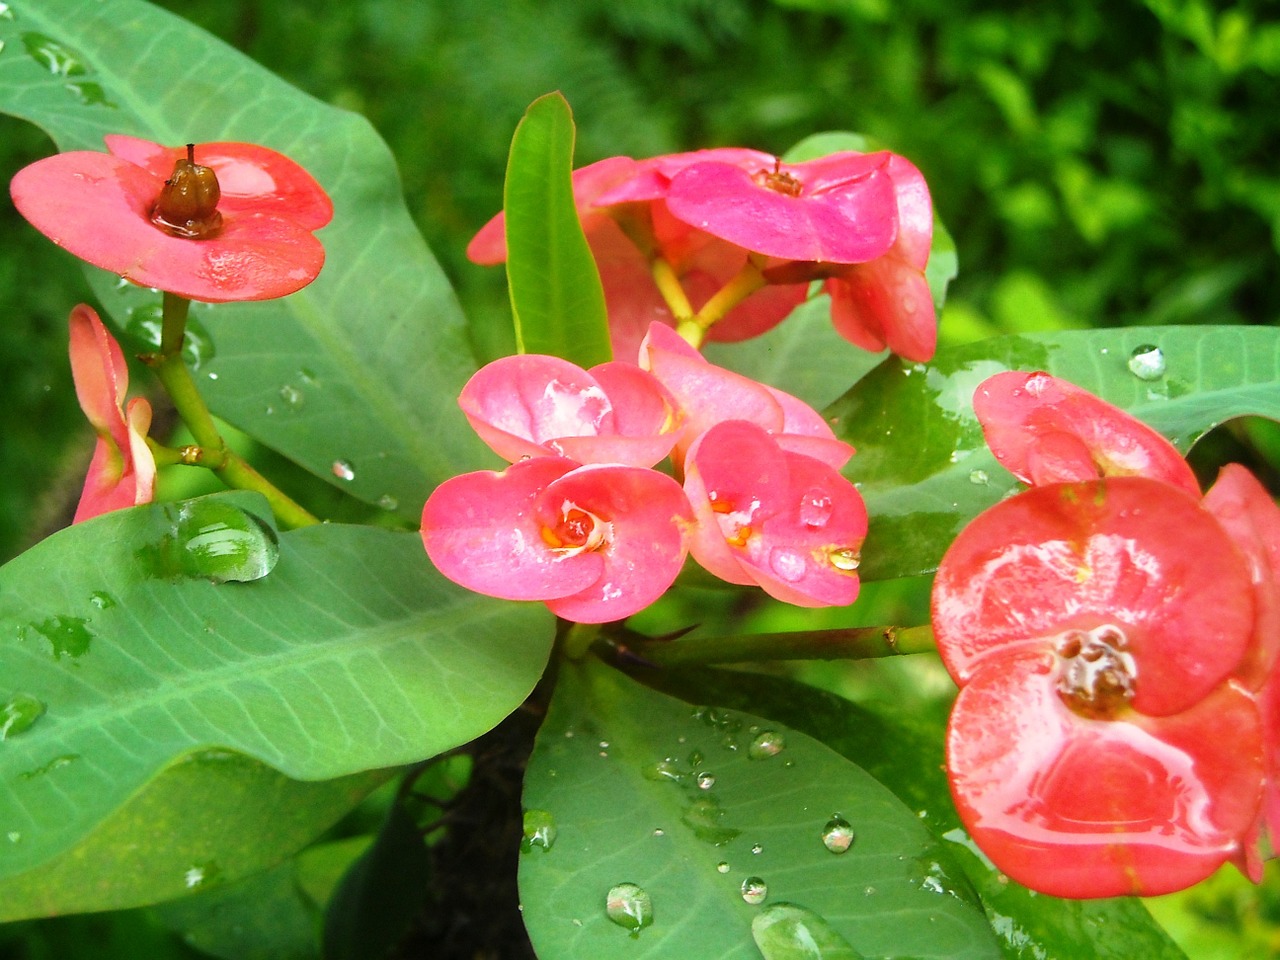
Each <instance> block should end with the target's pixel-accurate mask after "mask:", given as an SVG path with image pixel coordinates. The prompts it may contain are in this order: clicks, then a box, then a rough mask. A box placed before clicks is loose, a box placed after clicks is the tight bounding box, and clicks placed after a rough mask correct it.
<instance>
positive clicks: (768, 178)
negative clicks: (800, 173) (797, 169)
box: [755, 160, 804, 197]
mask: <svg viewBox="0 0 1280 960" xmlns="http://www.w3.org/2000/svg"><path fill="white" fill-rule="evenodd" d="M755 181H756V183H758V184H760V186H762V187H765V188H767V189H769V190H772V191H773V192H774V193H781V194H783V195H785V196H788V197H798V196H800V192H801V191H802V190H803V189H804V184H802V183H801V182H800V181H799V180H797V179H796V178H795V177H793V176H792V175H791V174H789V173H787V172H786V171H785V170H783V169H782V161H781V160H775V161H773V169H772V170H761V171H759V172H758V173H757V174H756V175H755Z"/></svg>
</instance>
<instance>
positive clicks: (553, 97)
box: [503, 93, 612, 367]
mask: <svg viewBox="0 0 1280 960" xmlns="http://www.w3.org/2000/svg"><path fill="white" fill-rule="evenodd" d="M573 139H574V127H573V114H572V113H571V112H570V110H569V104H568V103H567V102H565V99H564V97H563V96H561V95H560V94H559V93H549V94H547V95H546V96H543V97H539V98H538V99H537V100H535V101H534V102H533V103H532V104H531V105H530V107H529V109H528V110H527V111H526V112H525V115H524V118H523V119H522V120H521V121H520V124H519V125H518V126H517V127H516V132H515V136H514V137H513V138H512V140H511V156H510V158H509V159H508V161H507V180H506V186H505V188H504V191H503V213H504V214H505V216H506V228H507V282H508V285H509V286H510V288H511V309H512V312H513V313H514V314H515V324H516V344H517V345H518V346H519V349H520V352H521V353H545V354H552V355H554V356H558V357H563V358H564V359H566V360H570V361H572V362H574V363H576V364H578V365H579V366H581V367H590V366H594V365H595V364H597V363H604V362H605V361H606V360H609V359H611V358H612V351H611V349H610V347H609V325H608V318H607V317H606V315H605V306H604V288H603V287H602V286H601V284H600V273H599V271H598V270H597V269H596V263H595V260H594V259H593V258H592V256H591V250H590V249H589V248H588V247H587V238H586V236H585V235H584V234H583V232H582V223H581V222H580V221H579V219H578V211H577V207H576V206H575V205H574V201H573V181H572V171H573Z"/></svg>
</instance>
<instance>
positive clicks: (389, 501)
mask: <svg viewBox="0 0 1280 960" xmlns="http://www.w3.org/2000/svg"><path fill="white" fill-rule="evenodd" d="M378 506H379V507H381V508H382V509H383V510H398V509H400V501H399V500H397V499H396V498H395V497H393V496H392V495H391V494H389V493H384V494H383V495H382V496H380V497H379V498H378Z"/></svg>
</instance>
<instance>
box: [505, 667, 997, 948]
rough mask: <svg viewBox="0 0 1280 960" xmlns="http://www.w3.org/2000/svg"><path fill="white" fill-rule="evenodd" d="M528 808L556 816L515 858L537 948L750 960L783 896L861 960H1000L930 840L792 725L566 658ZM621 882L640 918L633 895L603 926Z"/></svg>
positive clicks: (869, 782) (857, 773)
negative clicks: (696, 703) (764, 917)
mask: <svg viewBox="0 0 1280 960" xmlns="http://www.w3.org/2000/svg"><path fill="white" fill-rule="evenodd" d="M766 735H767V736H766ZM766 744H769V746H768V747H766ZM524 804H525V807H526V810H527V811H530V812H533V811H543V812H544V813H540V814H537V815H536V816H535V817H534V818H533V820H534V822H535V823H541V824H543V825H544V826H545V823H546V822H547V821H548V820H549V822H550V823H551V824H552V825H553V826H554V832H552V833H547V832H545V830H544V833H543V836H544V838H546V839H545V840H544V842H543V843H542V844H541V845H538V844H536V843H533V844H530V845H529V849H528V851H527V852H526V853H524V854H523V855H522V857H521V861H520V896H521V902H522V903H523V905H524V919H525V924H526V926H527V927H528V929H529V934H530V938H531V939H532V941H533V944H534V947H535V949H536V950H537V951H538V954H539V955H540V956H545V957H556V958H558V960H570V958H575V957H581V958H591V960H607V958H610V957H624V956H625V957H652V958H657V957H671V958H685V957H688V956H691V955H704V954H705V955H714V956H716V957H718V958H721V960H730V958H740V960H749V958H757V957H758V954H757V953H756V947H755V944H754V942H753V939H752V932H751V928H752V921H753V919H754V918H755V917H757V916H758V915H759V914H760V911H761V909H762V906H764V905H768V904H775V903H779V902H786V903H793V904H797V905H799V906H802V907H804V908H806V909H807V910H809V911H813V912H814V913H816V914H817V915H818V916H819V917H821V918H822V919H824V920H825V921H826V923H827V924H829V926H830V928H831V930H832V931H833V932H834V933H835V934H836V935H837V936H838V937H841V938H843V939H844V940H845V941H846V942H847V943H848V944H849V946H851V947H852V948H853V949H855V950H857V951H859V952H860V953H863V954H866V955H868V956H877V957H878V956H885V955H890V956H911V957H921V958H923V957H934V958H944V957H945V958H948V960H964V958H977V957H998V956H999V955H1000V953H999V949H998V947H997V946H996V942H995V938H994V936H993V935H992V933H991V931H990V930H989V928H988V926H987V922H986V918H985V916H984V915H983V913H982V911H981V909H980V908H979V906H978V905H977V903H976V902H975V901H974V899H973V897H972V894H971V893H970V892H969V890H968V888H967V884H965V883H964V881H963V880H961V881H959V883H957V882H956V881H954V880H953V879H952V875H951V874H949V873H948V870H947V864H948V860H947V857H946V854H945V852H944V851H942V850H941V847H940V844H938V843H937V842H936V841H934V840H932V839H931V838H930V836H929V834H928V831H927V830H926V829H925V828H924V826H923V825H922V824H921V822H920V821H919V819H917V817H916V816H915V814H914V813H913V812H912V811H911V810H909V809H908V808H907V807H905V806H903V805H902V803H901V802H900V801H898V800H897V799H895V798H894V797H893V796H892V795H891V794H890V793H889V792H888V791H887V790H886V789H885V788H883V787H882V786H880V785H879V784H878V783H876V782H875V781H874V780H873V779H872V778H871V777H870V776H868V775H867V774H866V773H865V772H863V770H861V769H860V768H859V767H858V766H856V765H855V764H853V763H850V762H849V761H848V760H846V759H844V758H842V757H840V756H838V755H837V754H835V753H833V752H832V751H830V750H829V749H828V748H826V747H824V746H822V745H821V744H819V743H817V742H816V741H814V740H813V739H811V738H810V737H809V736H807V735H805V734H804V733H800V732H798V731H795V730H793V729H790V728H788V727H785V726H782V725H778V724H772V723H766V722H765V721H761V720H759V719H758V718H756V717H753V716H752V715H750V714H745V713H736V712H731V711H706V710H702V711H695V710H694V709H693V708H691V707H690V706H689V705H688V704H685V703H683V702H681V701H679V700H675V699H672V698H670V697H667V696H665V695H663V694H660V693H657V692H655V691H652V690H649V689H648V688H646V687H643V686H641V685H639V684H638V683H636V682H635V681H633V680H631V679H629V678H628V677H626V676H625V675H623V674H620V673H618V672H616V671H613V670H611V669H609V668H608V667H605V666H603V665H602V664H600V663H598V662H596V661H588V662H585V663H580V664H567V665H565V666H564V667H563V668H562V670H561V673H560V676H559V679H558V683H557V687H556V691H555V694H554V696H553V700H552V704H551V708H550V711H549V713H548V715H547V719H546V721H545V723H544V725H543V727H542V730H541V731H540V732H539V734H538V739H537V743H536V745H535V748H534V754H533V757H532V759H531V760H530V763H529V769H528V773H527V775H526V779H525V793H524ZM837 817H842V818H843V819H844V820H846V821H847V823H848V825H849V826H850V827H851V829H852V830H853V831H854V833H855V837H854V839H853V842H852V844H851V846H849V847H848V848H847V849H846V851H845V852H843V853H833V852H832V851H831V850H829V849H828V847H827V846H826V843H825V842H824V832H825V831H827V829H828V822H829V821H831V820H833V819H835V818H837ZM529 819H530V818H529V816H528V815H527V817H526V823H527V824H528V822H529ZM835 839H837V838H834V837H833V838H832V842H833V844H834V841H835ZM753 880H755V881H758V882H759V883H761V884H762V885H763V887H764V888H765V889H763V890H759V889H758V888H756V887H755V886H753V884H752V883H751V881H753ZM622 884H633V885H635V886H637V887H639V888H640V890H642V891H643V892H644V893H646V894H648V897H649V900H650V902H651V904H652V923H651V924H647V923H645V917H644V914H643V911H642V910H641V908H640V907H639V906H638V905H637V906H635V907H632V909H631V917H632V918H633V919H632V920H631V921H630V923H629V924H628V923H625V922H622V923H620V922H617V921H615V922H611V921H610V919H609V917H608V916H607V915H606V907H607V904H606V898H607V897H608V896H609V894H610V891H611V890H614V891H615V896H614V899H616V900H617V901H618V903H616V904H614V905H613V908H614V909H613V911H612V912H614V913H617V914H619V917H620V920H622V921H626V919H627V914H626V912H625V910H624V909H622V908H625V907H626V905H627V904H628V903H631V902H634V901H635V899H636V898H635V897H634V896H633V897H627V896H626V891H625V890H624V891H616V890H615V888H617V887H618V886H619V885H622ZM749 901H750V902H749ZM630 934H634V937H633V936H631V935H630Z"/></svg>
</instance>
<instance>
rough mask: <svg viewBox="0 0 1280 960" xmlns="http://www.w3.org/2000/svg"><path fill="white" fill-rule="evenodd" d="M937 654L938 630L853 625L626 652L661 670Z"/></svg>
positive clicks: (665, 643) (647, 643)
mask: <svg viewBox="0 0 1280 960" xmlns="http://www.w3.org/2000/svg"><path fill="white" fill-rule="evenodd" d="M935 650H936V647H935V646H934V642H933V628H932V627H931V626H929V625H928V624H925V625H924V626H919V627H850V628H848V629H844V630H801V631H795V632H790V633H757V634H749V635H747V636H741V637H706V638H703V639H697V640H676V641H670V640H641V641H640V642H638V643H630V644H627V651H628V652H629V653H632V654H634V655H635V656H637V657H639V658H640V659H642V660H647V661H649V662H650V663H653V664H657V665H658V666H660V667H674V666H678V665H683V664H705V663H750V662H754V661H760V660H866V659H870V658H873V657H893V656H899V655H903V654H909V653H930V652H933V651H935Z"/></svg>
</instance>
